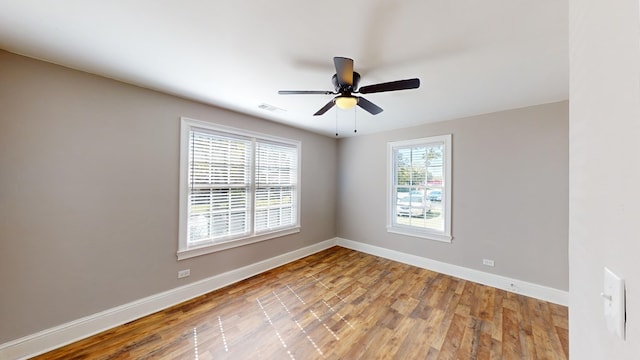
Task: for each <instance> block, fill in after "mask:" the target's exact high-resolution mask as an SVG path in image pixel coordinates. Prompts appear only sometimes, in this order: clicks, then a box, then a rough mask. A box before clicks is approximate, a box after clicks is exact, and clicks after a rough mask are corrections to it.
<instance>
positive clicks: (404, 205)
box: [396, 195, 431, 216]
mask: <svg viewBox="0 0 640 360" xmlns="http://www.w3.org/2000/svg"><path fill="white" fill-rule="evenodd" d="M428 212H431V200H429V199H427V198H426V197H424V196H420V195H411V196H407V197H404V198H400V199H398V204H397V206H396V214H397V215H398V216H425V215H426V214H427V213H428Z"/></svg>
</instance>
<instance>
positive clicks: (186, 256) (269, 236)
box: [177, 227, 300, 260]
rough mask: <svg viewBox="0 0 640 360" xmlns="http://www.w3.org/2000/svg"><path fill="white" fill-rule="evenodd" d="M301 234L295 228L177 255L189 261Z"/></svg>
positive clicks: (211, 244) (208, 246)
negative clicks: (197, 257) (202, 256)
mask: <svg viewBox="0 0 640 360" xmlns="http://www.w3.org/2000/svg"><path fill="white" fill-rule="evenodd" d="M299 232H300V227H294V228H289V229H284V230H277V231H273V232H269V233H264V234H260V235H255V236H251V237H245V238H241V239H234V240H229V241H224V242H217V243H209V244H205V245H201V246H198V247H193V248H190V249H185V250H178V253H177V255H178V260H184V259H189V258H193V257H196V256H200V255H206V254H211V253H214V252H218V251H222V250H227V249H232V248H235V247H239V246H244V245H249V244H253V243H257V242H260V241H265V240H269V239H274V238H278V237H281V236H285V235H291V234H295V233H299Z"/></svg>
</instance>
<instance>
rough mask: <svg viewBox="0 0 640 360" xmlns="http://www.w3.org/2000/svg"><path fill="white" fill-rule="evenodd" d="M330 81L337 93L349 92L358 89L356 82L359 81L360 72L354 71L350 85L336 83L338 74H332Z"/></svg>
mask: <svg viewBox="0 0 640 360" xmlns="http://www.w3.org/2000/svg"><path fill="white" fill-rule="evenodd" d="M331 83H333V87H334V88H335V89H336V92H337V93H340V94H351V92H353V91H356V90H357V89H358V84H359V83H360V74H358V73H357V72H355V71H354V72H353V84H351V85H347V84H343V85H342V86H340V84H338V74H333V76H332V77H331Z"/></svg>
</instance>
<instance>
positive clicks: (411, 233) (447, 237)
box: [387, 226, 453, 243]
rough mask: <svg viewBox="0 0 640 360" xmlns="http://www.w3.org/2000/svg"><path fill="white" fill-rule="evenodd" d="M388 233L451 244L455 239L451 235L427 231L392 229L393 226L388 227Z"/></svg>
mask: <svg viewBox="0 0 640 360" xmlns="http://www.w3.org/2000/svg"><path fill="white" fill-rule="evenodd" d="M387 232H390V233H394V234H399V235H407V236H413V237H418V238H422V239H428V240H434V241H440V242H445V243H451V240H452V239H453V237H452V236H451V235H446V234H435V233H430V232H425V231H419V230H418V231H416V230H413V229H408V228H407V229H405V228H399V227H392V226H388V227H387Z"/></svg>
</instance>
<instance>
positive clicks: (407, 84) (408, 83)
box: [358, 78, 420, 94]
mask: <svg viewBox="0 0 640 360" xmlns="http://www.w3.org/2000/svg"><path fill="white" fill-rule="evenodd" d="M419 87H420V79H417V78H416V79H407V80H398V81H391V82H386V83H381V84H374V85H367V86H363V87H361V88H360V90H358V92H359V93H361V94H371V93H379V92H385V91H396V90H407V89H417V88H419Z"/></svg>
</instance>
